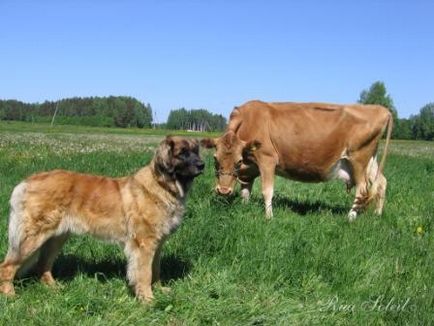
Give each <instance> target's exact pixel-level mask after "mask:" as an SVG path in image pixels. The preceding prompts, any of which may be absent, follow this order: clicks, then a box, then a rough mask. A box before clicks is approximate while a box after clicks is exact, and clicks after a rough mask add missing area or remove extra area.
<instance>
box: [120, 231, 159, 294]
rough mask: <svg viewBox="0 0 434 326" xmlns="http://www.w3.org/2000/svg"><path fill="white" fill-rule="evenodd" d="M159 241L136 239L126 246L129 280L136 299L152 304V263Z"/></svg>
mask: <svg viewBox="0 0 434 326" xmlns="http://www.w3.org/2000/svg"><path fill="white" fill-rule="evenodd" d="M157 242H158V241H157V240H156V239H154V238H141V239H139V238H135V239H132V240H130V241H129V242H128V243H126V245H125V254H126V255H127V258H128V265H127V278H128V280H129V284H130V286H131V287H132V288H133V291H134V293H135V295H136V297H137V298H138V299H139V300H142V301H146V302H150V301H151V300H152V299H153V298H154V296H153V294H152V287H151V284H152V263H153V260H154V256H155V252H156V250H157V248H158V243H157Z"/></svg>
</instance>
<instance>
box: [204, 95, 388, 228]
mask: <svg viewBox="0 0 434 326" xmlns="http://www.w3.org/2000/svg"><path fill="white" fill-rule="evenodd" d="M392 123H393V121H392V115H391V113H390V112H389V111H388V110H387V109H386V108H384V107H382V106H379V105H360V104H356V105H336V104H324V103H265V102H261V101H250V102H247V103H245V104H244V105H242V106H240V107H236V108H235V109H234V110H233V111H232V113H231V115H230V121H229V124H228V127H227V130H226V132H225V134H224V135H223V136H221V137H219V138H214V139H212V138H207V139H203V140H202V145H203V146H205V147H207V148H212V147H215V148H216V153H215V155H214V158H215V168H216V176H217V186H216V191H217V193H219V194H221V195H230V194H232V193H233V191H234V186H235V183H236V180H238V181H239V182H240V184H241V196H242V197H243V199H244V201H247V200H248V198H249V196H250V192H251V189H252V185H253V182H254V180H255V178H256V177H258V176H260V177H261V184H262V194H263V196H264V201H265V211H266V216H267V218H271V217H272V215H273V212H272V198H273V188H274V176H275V174H277V175H279V176H282V177H285V178H289V179H292V180H298V181H304V182H323V181H328V180H331V179H336V178H337V179H341V180H343V181H344V182H345V183H346V185H347V189H348V190H350V189H351V188H352V187H353V186H355V187H356V196H355V199H354V203H353V206H352V208H351V210H350V212H349V214H348V218H349V220H350V221H352V220H354V219H355V218H356V217H357V214H358V213H359V212H361V211H362V210H363V209H364V208H365V207H366V206H367V205H368V204H369V203H370V202H372V201H374V202H375V212H376V213H377V214H379V215H380V214H381V212H382V210H383V205H384V199H385V192H386V185H387V181H386V178H385V177H384V175H383V167H384V162H385V158H386V153H387V147H388V144H389V141H390V135H391V131H392ZM386 127H387V129H388V130H387V138H386V144H385V148H384V152H383V156H382V159H381V162H380V164H379V165H378V163H377V157H376V154H377V149H378V143H379V140H380V138H381V136H382V134H383V133H384V130H385V129H386Z"/></svg>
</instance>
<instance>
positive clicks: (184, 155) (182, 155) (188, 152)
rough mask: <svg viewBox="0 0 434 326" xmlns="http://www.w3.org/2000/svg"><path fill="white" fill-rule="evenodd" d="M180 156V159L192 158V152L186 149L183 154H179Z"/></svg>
mask: <svg viewBox="0 0 434 326" xmlns="http://www.w3.org/2000/svg"><path fill="white" fill-rule="evenodd" d="M178 156H179V157H184V158H185V157H189V156H190V151H188V150H186V149H183V150H182V151H181V153H179V154H178Z"/></svg>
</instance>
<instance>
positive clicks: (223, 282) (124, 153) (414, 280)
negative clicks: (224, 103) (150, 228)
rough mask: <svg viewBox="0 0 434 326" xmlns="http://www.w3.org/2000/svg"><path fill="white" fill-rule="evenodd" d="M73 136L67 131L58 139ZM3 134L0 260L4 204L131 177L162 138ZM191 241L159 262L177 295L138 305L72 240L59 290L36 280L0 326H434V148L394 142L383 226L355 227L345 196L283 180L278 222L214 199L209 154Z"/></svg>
mask: <svg viewBox="0 0 434 326" xmlns="http://www.w3.org/2000/svg"><path fill="white" fill-rule="evenodd" d="M62 128H63V129H62ZM62 128H55V129H54V130H53V129H51V128H48V126H46V125H36V126H35V125H27V124H5V123H0V216H1V219H0V256H1V257H3V255H4V253H5V252H6V248H7V233H6V230H7V216H8V211H9V208H8V200H9V196H10V193H11V191H12V189H13V187H14V186H15V185H16V184H17V183H18V182H19V181H20V180H22V179H23V178H25V177H26V176H28V175H30V174H32V173H34V172H37V171H42V170H50V169H54V168H63V169H71V170H75V171H81V172H88V173H94V174H105V175H109V176H122V175H127V174H131V173H133V172H134V171H135V170H137V169H138V168H140V167H141V166H143V165H145V164H146V163H147V162H149V160H150V159H151V157H152V153H153V150H154V148H155V145H156V144H157V143H158V142H159V141H160V139H161V137H162V134H161V132H158V133H157V134H156V135H155V133H153V132H150V131H140V130H135V131H125V130H112V129H110V130H109V129H104V128H97V129H92V128H79V127H67V126H62ZM203 155H204V157H205V161H206V163H207V168H206V173H205V174H204V175H203V176H200V177H199V178H198V179H197V180H196V181H195V184H194V186H193V188H192V192H191V196H190V197H189V200H188V202H187V213H186V215H185V219H184V222H183V224H182V225H181V227H180V228H179V229H178V231H177V232H176V233H175V234H174V235H173V236H172V237H171V238H170V239H169V240H168V242H167V243H166V246H165V248H164V250H163V261H162V273H163V279H164V283H166V285H168V286H170V287H171V289H172V290H171V291H170V292H169V293H162V292H160V291H158V290H156V291H155V296H156V299H155V301H154V302H153V304H152V305H149V306H145V305H142V304H140V303H139V302H137V301H136V300H135V299H134V297H133V296H132V294H131V292H130V291H129V290H128V287H127V284H126V281H125V258H124V256H123V253H122V250H121V249H120V248H119V247H118V246H116V245H110V244H105V243H102V242H99V241H97V240H94V239H92V238H89V237H73V238H72V239H71V240H70V241H69V242H68V243H67V245H66V246H65V248H64V250H63V252H62V254H61V255H60V256H59V258H58V260H57V261H56V263H55V267H54V274H55V277H56V276H57V279H58V280H59V283H60V286H59V288H57V289H50V288H46V287H45V286H43V285H41V284H40V283H39V282H38V281H37V280H36V279H35V278H32V277H27V278H24V279H21V280H17V281H16V282H15V285H16V291H17V296H16V297H15V298H12V299H8V298H4V297H1V296H0V325H77V324H80V325H154V324H155V325H161V324H163V325H207V324H209V325H276V324H277V325H290V324H300V325H311V324H313V325H315V324H317V325H395V324H408V325H430V324H431V325H432V324H433V323H434V308H433V307H434V243H433V215H434V159H433V158H434V143H433V142H431V143H427V142H403V141H398V142H393V143H392V145H391V153H390V155H389V157H388V161H387V164H386V171H385V175H386V177H387V178H388V181H389V188H388V197H387V202H386V206H385V212H384V215H383V216H382V217H381V218H378V217H375V216H374V215H373V214H372V213H371V212H367V213H366V214H363V215H362V216H361V217H360V218H359V219H357V220H356V222H355V223H352V224H350V223H348V222H347V219H346V214H347V211H348V210H349V208H350V206H351V202H352V199H353V195H352V194H351V195H348V194H346V192H345V190H344V185H343V184H341V183H339V182H331V183H326V184H302V183H296V182H291V181H288V180H284V179H277V183H276V190H275V194H276V195H275V198H274V219H273V220H272V221H269V222H267V221H266V220H265V219H264V211H263V203H262V198H261V195H260V191H259V181H257V182H256V184H255V188H254V191H253V197H252V200H251V202H250V203H249V204H247V205H243V204H241V200H240V199H239V197H235V198H233V199H229V200H228V199H224V198H221V197H217V196H215V195H214V194H213V191H212V189H213V184H214V180H213V170H212V169H213V167H212V160H211V158H212V157H211V155H210V153H207V152H203Z"/></svg>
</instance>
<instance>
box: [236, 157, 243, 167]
mask: <svg viewBox="0 0 434 326" xmlns="http://www.w3.org/2000/svg"><path fill="white" fill-rule="evenodd" d="M241 163H243V160H242V159H240V160H238V162H237V163H236V164H235V167H236V168H239V167H240V166H241Z"/></svg>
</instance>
